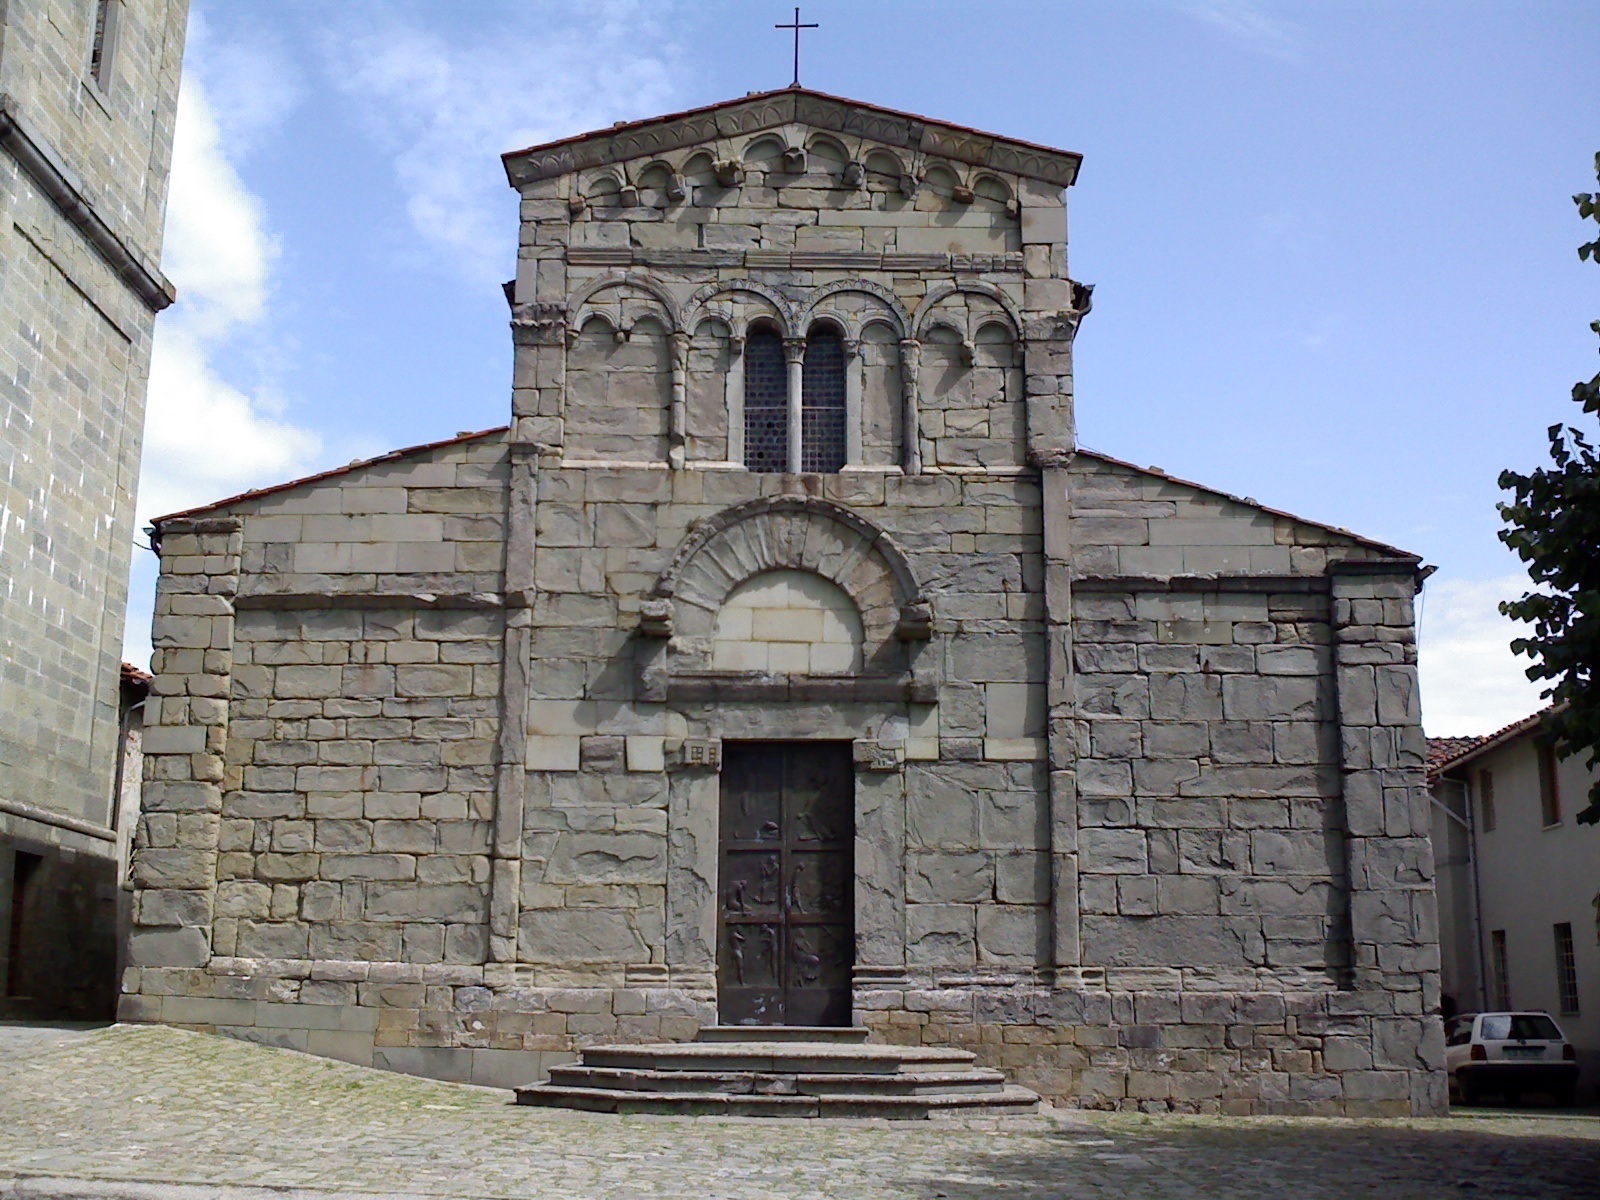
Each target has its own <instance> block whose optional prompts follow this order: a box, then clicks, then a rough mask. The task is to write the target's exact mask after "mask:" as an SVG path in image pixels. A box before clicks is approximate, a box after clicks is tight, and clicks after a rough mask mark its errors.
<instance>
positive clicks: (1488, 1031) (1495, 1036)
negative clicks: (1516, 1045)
mask: <svg viewBox="0 0 1600 1200" xmlns="http://www.w3.org/2000/svg"><path fill="white" fill-rule="evenodd" d="M1478 1036H1479V1037H1480V1038H1482V1039H1483V1040H1484V1041H1486V1042H1558V1041H1560V1040H1561V1030H1559V1029H1557V1028H1556V1023H1555V1022H1554V1021H1552V1020H1551V1019H1550V1018H1549V1017H1547V1016H1545V1015H1544V1014H1543V1013H1491V1014H1490V1015H1489V1016H1486V1017H1484V1018H1483V1022H1482V1024H1481V1025H1480V1026H1479V1032H1478Z"/></svg>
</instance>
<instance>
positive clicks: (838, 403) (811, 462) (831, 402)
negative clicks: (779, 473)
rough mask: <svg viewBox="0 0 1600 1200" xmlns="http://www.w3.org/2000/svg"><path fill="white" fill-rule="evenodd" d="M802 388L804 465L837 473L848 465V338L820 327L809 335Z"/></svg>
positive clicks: (801, 414)
mask: <svg viewBox="0 0 1600 1200" xmlns="http://www.w3.org/2000/svg"><path fill="white" fill-rule="evenodd" d="M802 378H803V381H804V382H803V386H802V387H801V389H800V469H801V470H802V471H817V472H821V473H823V474H828V475H831V474H834V473H835V472H837V471H838V470H839V469H840V468H841V467H843V466H844V458H845V446H844V418H845V413H844V340H843V339H842V338H841V337H840V336H839V333H838V331H837V330H835V329H831V328H827V327H819V328H818V329H817V330H816V331H815V332H814V333H812V334H811V336H810V337H808V338H807V339H806V357H805V371H804V375H803V376H802Z"/></svg>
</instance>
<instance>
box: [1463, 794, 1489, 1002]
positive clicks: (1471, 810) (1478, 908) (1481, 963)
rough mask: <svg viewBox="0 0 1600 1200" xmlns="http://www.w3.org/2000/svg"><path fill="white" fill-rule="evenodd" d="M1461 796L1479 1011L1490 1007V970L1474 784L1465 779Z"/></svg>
mask: <svg viewBox="0 0 1600 1200" xmlns="http://www.w3.org/2000/svg"><path fill="white" fill-rule="evenodd" d="M1460 783H1461V798H1462V801H1463V807H1464V808H1465V809H1466V810H1467V861H1468V862H1469V863H1470V864H1471V866H1472V940H1473V943H1474V944H1475V945H1476V946H1477V948H1478V1011H1479V1012H1482V1011H1483V1010H1484V1009H1486V1008H1488V1007H1489V970H1488V962H1487V960H1486V959H1485V958H1484V953H1483V892H1482V890H1481V889H1480V887H1479V884H1478V819H1477V817H1476V815H1475V813H1476V811H1477V808H1476V806H1475V805H1474V804H1473V803H1472V784H1471V783H1470V782H1469V781H1468V780H1466V779H1463V780H1461V781H1460Z"/></svg>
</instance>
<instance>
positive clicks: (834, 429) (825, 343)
mask: <svg viewBox="0 0 1600 1200" xmlns="http://www.w3.org/2000/svg"><path fill="white" fill-rule="evenodd" d="M791 349H792V350H794V351H795V352H798V351H799V349H800V347H799V345H798V344H795V345H793V346H791ZM744 354H745V360H744V465H745V466H746V467H748V468H750V470H752V471H789V470H794V469H798V470H801V471H808V472H817V473H819V474H830V475H831V474H833V473H835V472H837V471H838V470H840V469H841V468H842V467H843V466H844V465H845V461H846V459H847V456H848V451H847V449H846V440H845V436H846V407H847V406H846V403H845V350H844V338H843V337H842V336H841V335H840V333H839V331H838V330H836V329H834V328H832V327H831V326H826V325H818V326H817V327H816V329H814V330H813V331H812V333H811V336H810V337H808V338H806V342H805V353H804V355H803V356H802V357H801V358H800V360H799V362H798V364H797V365H798V366H799V376H800V380H799V382H800V388H799V392H800V394H799V395H798V396H796V395H793V394H791V388H790V383H791V380H792V376H791V374H790V372H791V370H792V367H791V366H790V365H789V362H788V361H787V359H786V358H785V355H784V343H783V339H782V338H780V337H779V336H778V332H777V330H775V329H771V328H767V327H760V328H757V329H753V330H751V331H750V336H749V338H748V339H747V340H746V342H745V351H744ZM791 417H793V418H795V419H796V423H797V424H798V426H799V434H800V445H799V454H798V455H796V456H795V457H796V458H797V459H798V461H797V462H793V461H791V459H790V457H789V455H790V451H791V449H792V447H791V446H790V445H789V435H790V431H791V430H792V429H793V428H794V427H795V426H794V425H793V424H791V423H790V418H791Z"/></svg>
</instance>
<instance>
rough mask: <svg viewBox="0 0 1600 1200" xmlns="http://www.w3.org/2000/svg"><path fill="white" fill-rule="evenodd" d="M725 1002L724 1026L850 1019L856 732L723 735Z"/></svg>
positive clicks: (720, 979)
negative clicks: (779, 737) (738, 738)
mask: <svg viewBox="0 0 1600 1200" xmlns="http://www.w3.org/2000/svg"><path fill="white" fill-rule="evenodd" d="M718 837H719V843H720V853H719V855H718V866H719V871H718V891H719V905H718V921H717V926H718V927H717V944H718V949H717V1006H718V1010H719V1018H720V1020H721V1022H722V1024H724V1025H808V1026H819V1025H849V1024H850V1016H851V1013H850V1005H851V992H850V987H851V978H852V968H853V967H854V965H855V763H854V761H853V756H852V754H851V747H850V743H849V742H724V743H723V760H722V800H721V822H720V824H719V834H718Z"/></svg>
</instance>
